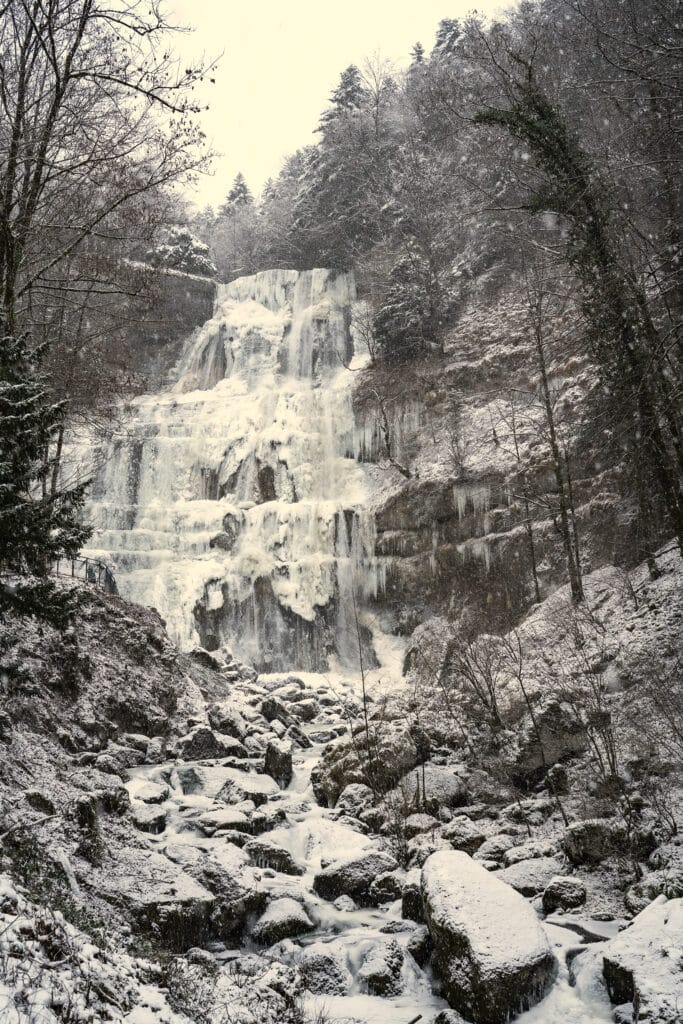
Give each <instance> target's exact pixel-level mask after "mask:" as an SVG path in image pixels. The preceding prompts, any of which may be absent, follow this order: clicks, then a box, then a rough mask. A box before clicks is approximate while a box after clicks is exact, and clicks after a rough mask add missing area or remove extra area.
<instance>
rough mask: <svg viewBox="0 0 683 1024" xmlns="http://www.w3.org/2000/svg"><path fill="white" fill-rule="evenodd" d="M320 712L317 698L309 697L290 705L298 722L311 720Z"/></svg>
mask: <svg viewBox="0 0 683 1024" xmlns="http://www.w3.org/2000/svg"><path fill="white" fill-rule="evenodd" d="M319 713H320V707H319V705H318V702H317V700H314V699H313V698H310V699H309V700H300V701H297V703H296V704H293V705H292V714H293V715H294V716H295V717H296V718H298V719H299V721H300V722H312V721H313V719H314V718H315V717H316V716H317V715H318V714H319Z"/></svg>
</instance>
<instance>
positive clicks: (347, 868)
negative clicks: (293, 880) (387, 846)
mask: <svg viewBox="0 0 683 1024" xmlns="http://www.w3.org/2000/svg"><path fill="white" fill-rule="evenodd" d="M397 867H398V864H397V863H396V861H395V860H394V858H393V857H392V856H391V855H390V854H388V853H384V852H382V851H381V850H365V851H363V852H362V853H358V854H354V855H352V856H350V857H344V858H342V859H339V860H335V861H332V863H331V864H328V865H327V867H325V868H323V869H322V870H321V871H319V872H318V874H317V875H316V876H315V878H314V880H313V888H314V889H315V891H316V892H317V893H318V895H319V896H322V898H323V899H326V900H334V899H336V898H337V896H351V897H352V898H353V899H354V900H356V902H357V903H364V902H367V900H368V899H369V895H370V886H371V884H372V882H373V881H374V880H375V878H376V877H377V876H378V875H381V874H383V873H384V872H386V871H395V870H396V868H397Z"/></svg>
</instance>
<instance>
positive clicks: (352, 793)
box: [334, 782, 374, 818]
mask: <svg viewBox="0 0 683 1024" xmlns="http://www.w3.org/2000/svg"><path fill="white" fill-rule="evenodd" d="M373 803H374V796H373V793H372V790H371V789H370V787H369V786H366V785H365V783H363V782H351V783H349V785H348V786H345V787H344V789H343V790H342V791H341V793H340V794H339V799H338V800H337V802H336V804H335V805H334V809H335V810H336V811H339V812H340V813H341V814H349V815H350V816H351V817H352V818H358V817H359V816H360V815H361V814H362V812H363V811H365V810H367V809H368V808H369V807H372V805H373Z"/></svg>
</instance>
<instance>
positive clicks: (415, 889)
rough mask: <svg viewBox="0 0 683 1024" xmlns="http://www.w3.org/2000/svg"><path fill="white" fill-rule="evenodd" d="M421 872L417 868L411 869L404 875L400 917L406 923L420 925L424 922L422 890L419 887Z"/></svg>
mask: <svg viewBox="0 0 683 1024" xmlns="http://www.w3.org/2000/svg"><path fill="white" fill-rule="evenodd" d="M421 875H422V872H421V871H420V869H419V868H413V869H412V870H411V871H409V872H408V873H407V875H406V879H405V882H404V884H403V893H402V895H401V916H402V917H404V918H405V919H406V920H407V921H416V922H417V923H418V924H422V922H423V921H424V908H423V906H422V888H421V885H420V880H421Z"/></svg>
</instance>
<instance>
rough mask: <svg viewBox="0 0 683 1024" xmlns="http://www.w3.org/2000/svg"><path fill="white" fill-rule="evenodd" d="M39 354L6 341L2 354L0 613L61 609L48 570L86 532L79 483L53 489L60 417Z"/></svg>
mask: <svg viewBox="0 0 683 1024" xmlns="http://www.w3.org/2000/svg"><path fill="white" fill-rule="evenodd" d="M43 355H44V350H43V349H37V350H36V349H34V350H32V349H31V348H30V347H29V344H28V341H27V339H26V337H19V338H17V337H13V336H12V335H5V336H4V337H3V338H2V346H1V347H0V606H5V607H13V608H15V609H18V610H20V611H24V612H25V611H29V612H35V613H38V614H41V613H42V614H47V615H50V614H53V615H54V613H55V612H56V611H57V610H58V609H59V607H60V605H61V604H63V602H61V601H60V600H59V597H58V595H57V592H56V591H55V590H54V589H53V588H52V587H51V586H50V585H49V583H47V582H43V584H42V585H39V586H38V587H36V585H35V583H27V582H25V581H24V582H20V583H18V584H17V583H16V581H11V580H8V574H10V576H11V574H14V573H18V574H20V575H21V576H25V575H26V574H29V575H30V576H32V577H42V578H43V580H44V578H45V577H46V576H47V574H48V573H49V571H50V568H51V566H52V563H53V562H54V561H55V560H56V559H58V558H60V557H67V558H71V557H74V556H75V555H77V554H78V552H79V550H80V548H81V546H82V545H83V544H84V543H85V541H86V540H87V539H88V537H89V536H90V533H91V530H90V528H89V527H87V526H84V525H83V523H82V521H81V510H82V506H83V501H84V497H85V488H86V484H85V483H79V484H77V485H74V486H64V487H62V488H59V487H57V486H54V487H53V486H52V485H51V484H52V481H51V476H52V468H53V465H54V441H55V436H56V434H57V432H58V431H59V427H60V425H61V421H62V418H63V415H64V408H63V405H60V404H56V403H54V402H52V401H51V400H50V397H49V390H48V387H47V384H46V380H45V377H44V375H43V374H42V372H41V361H42V358H43Z"/></svg>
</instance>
